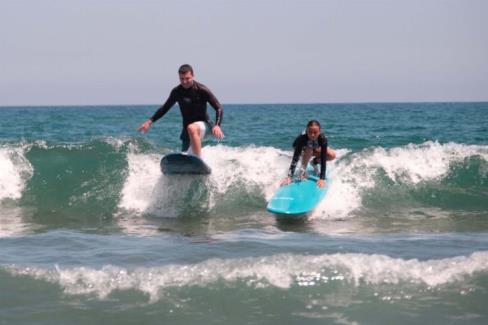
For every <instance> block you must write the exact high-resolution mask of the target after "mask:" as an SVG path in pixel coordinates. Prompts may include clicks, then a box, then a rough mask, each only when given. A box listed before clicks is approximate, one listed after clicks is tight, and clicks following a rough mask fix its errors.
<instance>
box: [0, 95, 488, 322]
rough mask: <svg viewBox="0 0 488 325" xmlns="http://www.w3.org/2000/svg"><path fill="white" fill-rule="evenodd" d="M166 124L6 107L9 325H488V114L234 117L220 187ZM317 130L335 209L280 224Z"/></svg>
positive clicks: (115, 114) (2, 288)
mask: <svg viewBox="0 0 488 325" xmlns="http://www.w3.org/2000/svg"><path fill="white" fill-rule="evenodd" d="M155 109H156V106H93V107H74V106H73V107H2V108H0V324H13V323H15V324H24V323H25V324H31V323H36V324H67V323H69V324H86V323H87V322H92V323H101V322H104V323H106V324H132V323H134V322H141V323H146V324H152V323H157V324H160V323H169V324H189V323H202V324H228V323H235V324H324V323H326V324H328V323H330V324H393V323H394V324H425V323H427V322H430V323H436V324H437V323H449V324H466V323H469V324H485V323H487V322H488V312H487V311H486V301H487V300H488V236H487V233H488V200H487V197H488V136H487V135H488V132H487V131H488V103H408V104H374V103H373V104H316V105H297V104H287V105H225V106H224V110H225V113H224V122H223V131H224V132H225V135H226V137H225V139H224V140H223V141H221V142H217V141H215V140H209V141H207V143H206V146H205V147H204V149H203V157H204V159H205V160H206V161H207V163H208V164H209V165H210V166H211V167H212V169H213V173H212V175H211V176H210V177H208V178H198V177H181V178H171V177H165V176H163V175H161V172H160V170H159V160H160V158H161V155H162V154H164V153H167V152H170V151H173V150H177V149H178V148H179V145H180V142H179V139H178V135H179V131H180V127H181V118H180V116H179V112H178V109H177V108H173V110H172V111H171V112H170V113H169V114H168V115H167V116H165V117H164V118H163V119H161V120H160V121H158V122H157V123H156V124H154V125H153V127H152V129H151V131H150V132H149V133H148V134H147V135H145V136H142V135H140V134H137V132H136V129H137V127H138V126H139V125H140V124H141V123H142V122H143V121H144V120H146V119H147V118H148V117H149V116H151V115H152V113H153V112H154V110H155ZM209 112H210V113H211V116H212V115H213V112H212V109H209ZM310 119H318V120H320V121H321V122H322V124H323V127H324V131H325V133H326V134H327V135H328V137H329V143H330V145H331V146H332V147H333V148H334V149H335V150H336V151H337V153H338V158H337V159H336V160H335V161H334V162H332V163H330V164H329V167H330V168H329V169H330V175H331V179H332V181H331V184H330V189H329V192H328V195H327V197H326V199H325V200H324V201H323V202H322V203H321V204H320V205H319V206H318V207H317V209H315V210H314V211H313V212H312V213H311V214H310V215H308V216H307V218H302V219H300V220H295V221H288V220H283V219H280V218H276V217H275V216H274V215H272V214H269V213H268V212H266V209H265V207H266V204H267V201H269V199H270V198H271V196H272V195H273V193H274V191H275V190H276V189H277V188H278V184H279V181H280V180H281V179H282V178H283V177H284V176H285V175H286V172H287V169H288V166H289V163H290V159H291V154H292V151H291V143H292V141H293V139H294V137H295V136H296V135H297V134H298V133H299V132H300V131H301V130H302V129H303V128H304V126H305V125H306V122H307V121H308V120H310Z"/></svg>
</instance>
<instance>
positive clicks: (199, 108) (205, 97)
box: [151, 80, 223, 140]
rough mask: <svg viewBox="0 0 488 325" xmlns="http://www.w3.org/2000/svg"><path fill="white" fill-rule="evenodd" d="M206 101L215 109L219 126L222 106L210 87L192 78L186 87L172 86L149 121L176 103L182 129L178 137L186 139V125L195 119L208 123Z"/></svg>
mask: <svg viewBox="0 0 488 325" xmlns="http://www.w3.org/2000/svg"><path fill="white" fill-rule="evenodd" d="M207 102H208V103H210V105H211V106H212V107H213V108H214V109H215V125H218V126H220V123H222V116H223V111H222V106H221V105H220V103H219V101H218V100H217V98H216V97H215V96H214V95H213V94H212V92H211V91H210V89H208V88H207V87H206V86H205V85H202V84H201V83H199V82H196V81H195V80H193V85H192V86H191V87H190V88H188V89H185V88H183V86H182V85H178V86H176V87H175V88H173V90H172V91H171V93H170V94H169V97H168V99H167V100H166V102H165V103H164V104H163V105H162V106H161V107H160V108H159V109H158V110H157V111H156V113H154V115H153V116H152V117H151V121H152V122H156V121H157V120H159V119H160V118H161V117H163V115H164V114H166V113H167V112H168V111H169V110H170V108H171V107H173V105H174V104H176V103H178V105H179V106H180V111H181V116H182V117H183V130H182V131H181V136H180V138H181V139H182V140H184V139H187V138H188V133H187V131H186V127H187V126H188V125H189V124H191V123H193V122H197V121H204V122H208V123H210V118H209V116H208V113H207Z"/></svg>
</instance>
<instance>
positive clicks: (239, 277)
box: [6, 251, 488, 302]
mask: <svg viewBox="0 0 488 325" xmlns="http://www.w3.org/2000/svg"><path fill="white" fill-rule="evenodd" d="M6 269H7V271H9V272H10V273H11V274H14V275H18V276H30V277H33V278H35V279H40V280H44V281H48V282H51V283H56V284H59V285H60V286H61V287H62V288H64V291H65V292H66V293H67V294H74V295H79V294H93V295H97V296H98V297H100V298H105V297H107V296H108V295H109V294H110V293H111V292H113V291H115V290H128V289H135V290H140V291H142V292H144V293H146V294H148V295H149V297H150V300H151V301H153V302H154V301H157V300H158V299H159V297H160V294H161V293H162V292H163V291H164V290H165V289H168V288H175V287H183V286H206V285H209V284H214V283H216V282H220V281H224V282H235V281H244V282H245V283H246V284H247V285H248V286H251V287H256V288H260V287H266V286H274V287H278V288H282V289H288V288H290V287H292V286H315V285H325V284H327V283H329V282H332V281H344V282H347V283H351V284H353V285H356V286H360V285H363V284H368V285H382V284H398V283H401V282H405V283H408V284H409V285H411V284H420V285H422V284H424V285H428V286H430V287H435V286H440V285H444V284H448V283H454V282H457V281H463V280H465V279H466V278H468V277H471V276H474V275H476V274H479V273H486V272H487V271H488V251H481V252H475V253H473V254H471V255H470V256H458V257H452V258H445V259H439V260H426V261H419V260H417V259H410V260H404V259H400V258H392V257H389V256H385V255H367V254H355V253H349V254H324V255H318V256H310V255H292V254H280V255H274V256H265V257H251V258H242V259H217V258H214V259H209V260H207V261H204V262H201V263H197V264H187V265H168V266H162V267H150V268H136V269H134V270H128V269H125V268H122V267H117V266H104V267H103V268H101V269H93V268H89V267H74V268H60V267H56V268H55V269H49V270H48V269H43V268H37V267H21V266H8V267H6Z"/></svg>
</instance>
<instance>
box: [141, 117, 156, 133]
mask: <svg viewBox="0 0 488 325" xmlns="http://www.w3.org/2000/svg"><path fill="white" fill-rule="evenodd" d="M152 123H153V122H152V121H151V120H147V121H146V122H144V123H142V124H141V126H140V127H139V128H138V129H137V131H139V132H141V133H146V132H147V131H149V128H150V127H151V124H152Z"/></svg>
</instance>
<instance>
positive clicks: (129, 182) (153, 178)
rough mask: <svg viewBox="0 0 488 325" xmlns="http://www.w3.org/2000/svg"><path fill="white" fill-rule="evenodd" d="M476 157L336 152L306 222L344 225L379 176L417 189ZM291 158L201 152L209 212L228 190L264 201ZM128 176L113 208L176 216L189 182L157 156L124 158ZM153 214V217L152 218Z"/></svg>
mask: <svg viewBox="0 0 488 325" xmlns="http://www.w3.org/2000/svg"><path fill="white" fill-rule="evenodd" d="M474 155H479V156H481V157H482V158H483V159H486V160H487V161H488V148H486V146H474V145H473V146H469V145H462V144H455V143H447V144H439V143H437V142H426V143H423V144H419V145H407V146H404V147H397V148H392V149H384V148H375V149H372V150H371V149H367V150H364V151H361V152H357V153H353V154H351V153H350V151H349V150H346V149H338V150H337V156H338V158H337V159H336V160H334V161H332V162H329V163H328V170H329V171H330V174H329V176H330V187H329V192H328V195H327V197H326V199H325V200H323V201H322V202H321V204H320V205H319V206H318V207H317V208H316V209H315V210H314V211H313V213H312V217H315V218H326V219H346V218H350V217H352V216H353V215H354V214H353V212H354V211H355V210H356V209H359V208H360V207H361V206H362V195H363V193H364V192H365V191H367V190H370V189H372V188H374V187H375V186H376V185H377V178H376V176H377V174H378V172H379V171H381V172H382V173H384V174H385V175H387V177H389V178H390V179H391V180H392V181H393V182H402V183H410V184H412V185H415V184H418V183H420V182H422V181H430V180H435V179H441V178H442V177H445V175H446V174H447V173H448V172H449V166H450V164H452V163H455V162H460V161H463V159H465V158H467V157H470V156H474ZM291 156H292V152H291V150H290V151H283V150H279V149H276V148H273V147H256V146H248V147H228V146H224V145H215V146H206V147H204V148H203V150H202V158H203V159H204V160H205V161H206V162H207V163H208V165H209V166H210V167H211V168H212V174H211V175H210V176H209V177H208V178H206V181H205V182H206V183H205V186H206V188H207V189H209V190H210V193H209V197H208V198H205V200H207V201H208V202H207V203H208V206H209V207H210V208H212V207H214V206H215V204H217V202H218V200H217V199H216V197H217V196H220V197H222V196H223V197H224V198H225V195H227V194H228V191H229V190H231V189H236V188H237V189H239V190H242V191H249V192H253V191H256V189H258V190H260V191H261V193H262V195H263V197H264V198H265V200H266V201H269V200H270V199H271V197H272V195H273V194H274V193H275V192H276V190H277V189H278V187H279V183H280V181H281V180H282V179H283V178H284V177H286V174H287V172H288V168H289V165H290V161H291ZM127 160H128V165H129V169H128V176H127V179H126V182H125V184H124V187H123V191H122V195H121V200H120V203H119V207H121V208H124V209H129V210H136V211H140V212H154V213H163V212H164V214H165V215H167V216H168V215H176V212H175V207H174V206H173V205H172V203H174V202H177V201H178V194H180V195H183V194H184V193H185V189H187V188H188V187H189V186H190V183H191V181H190V180H189V179H185V178H180V179H179V181H177V180H175V178H167V177H165V176H164V175H162V174H161V171H160V168H159V160H160V156H159V155H157V154H142V153H135V152H129V154H128V156H127ZM158 211H159V212H158Z"/></svg>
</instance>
